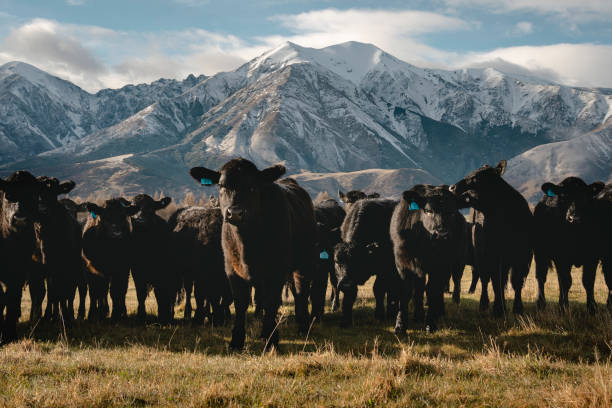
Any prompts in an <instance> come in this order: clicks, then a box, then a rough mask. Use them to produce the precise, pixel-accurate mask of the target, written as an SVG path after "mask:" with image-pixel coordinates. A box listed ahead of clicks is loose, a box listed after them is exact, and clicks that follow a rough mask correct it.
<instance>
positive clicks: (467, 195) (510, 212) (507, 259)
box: [450, 160, 533, 317]
mask: <svg viewBox="0 0 612 408" xmlns="http://www.w3.org/2000/svg"><path fill="white" fill-rule="evenodd" d="M505 170H506V161H505V160H501V161H500V162H499V163H498V164H497V166H496V167H491V166H489V165H485V166H483V167H481V168H479V169H477V170H475V171H473V172H472V173H470V174H468V175H467V176H466V177H465V178H463V179H462V180H460V181H458V182H457V183H456V184H454V185H452V186H450V191H451V192H453V193H455V195H457V197H458V198H459V199H461V200H463V201H464V202H466V203H467V204H468V205H469V206H471V207H472V208H474V209H475V210H477V211H478V212H480V213H482V217H483V225H482V231H481V234H479V236H480V237H486V239H485V240H483V242H481V241H477V242H476V243H475V247H474V252H475V254H476V260H475V262H476V263H477V266H476V267H477V270H478V272H479V273H480V279H481V284H482V290H483V291H486V290H487V285H488V282H489V279H490V280H491V282H492V284H493V292H494V293H495V300H494V304H493V314H494V316H498V317H500V316H503V315H504V314H505V313H506V301H505V298H504V290H505V288H506V283H507V281H508V275H509V273H510V271H512V276H511V282H512V287H513V289H514V304H513V312H514V313H522V312H523V301H522V298H521V295H522V290H523V284H524V282H525V278H526V277H527V274H528V273H529V266H530V265H531V257H532V246H533V238H532V232H531V231H532V227H533V226H532V222H533V216H532V214H531V210H530V209H529V205H528V204H527V201H526V200H525V198H524V197H523V196H522V195H521V193H519V192H518V191H516V190H515V189H514V188H513V187H512V186H510V184H508V183H507V182H506V181H505V180H504V179H503V178H502V177H501V176H502V175H503V174H504V171H505ZM477 217H480V215H477ZM481 246H484V247H482V248H481ZM485 293H486V292H485ZM487 305H488V297H487V298H486V303H484V300H483V298H482V297H481V308H483V309H484V308H486V306H487Z"/></svg>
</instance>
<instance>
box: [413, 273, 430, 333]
mask: <svg viewBox="0 0 612 408" xmlns="http://www.w3.org/2000/svg"><path fill="white" fill-rule="evenodd" d="M413 279H414V301H413V303H414V317H413V318H414V321H415V322H419V323H421V322H423V321H424V320H425V309H424V307H423V296H424V295H425V286H426V282H425V276H423V277H419V276H415V277H414V278H413ZM427 301H428V302H429V299H427Z"/></svg>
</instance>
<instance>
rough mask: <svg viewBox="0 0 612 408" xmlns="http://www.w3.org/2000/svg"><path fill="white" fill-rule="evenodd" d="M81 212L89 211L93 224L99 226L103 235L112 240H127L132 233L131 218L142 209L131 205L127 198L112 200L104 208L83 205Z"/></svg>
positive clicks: (91, 204) (106, 202) (87, 204)
mask: <svg viewBox="0 0 612 408" xmlns="http://www.w3.org/2000/svg"><path fill="white" fill-rule="evenodd" d="M79 209H80V211H88V212H89V213H90V215H91V218H92V219H93V223H95V224H96V225H99V226H100V228H101V229H102V231H103V233H104V234H105V235H106V236H107V238H110V239H122V238H127V237H128V235H129V234H130V231H131V226H130V220H129V217H131V216H132V215H134V214H136V213H137V212H138V211H139V210H140V209H139V208H138V207H136V206H135V205H131V204H130V202H129V201H128V200H126V199H125V198H123V197H121V198H111V199H110V200H106V201H105V202H104V205H103V206H99V205H97V204H94V203H89V202H87V203H83V204H81V205H80V206H79Z"/></svg>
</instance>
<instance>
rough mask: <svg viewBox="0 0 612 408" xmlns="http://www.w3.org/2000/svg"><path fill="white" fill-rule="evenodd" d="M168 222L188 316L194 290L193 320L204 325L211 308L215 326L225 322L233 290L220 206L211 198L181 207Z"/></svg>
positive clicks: (228, 315)
mask: <svg viewBox="0 0 612 408" xmlns="http://www.w3.org/2000/svg"><path fill="white" fill-rule="evenodd" d="M168 223H169V224H170V229H171V231H172V247H173V248H174V258H175V261H174V263H175V268H177V269H178V270H179V272H180V276H181V277H182V281H183V286H184V288H185V319H191V310H192V309H191V292H192V289H193V290H194V292H195V293H194V295H195V301H196V312H195V315H194V317H193V323H194V324H202V323H203V321H204V319H205V318H206V317H207V316H208V315H209V309H210V308H212V319H211V320H212V323H213V325H215V326H219V325H222V324H223V323H224V322H225V319H226V318H227V319H229V318H230V311H229V306H230V305H231V304H232V292H231V288H230V285H229V280H228V278H227V275H226V274H225V264H224V262H223V249H222V248H221V230H222V225H223V216H222V215H221V209H220V208H219V207H217V206H215V205H214V203H211V202H210V201H209V206H207V207H187V208H180V209H178V210H177V211H176V212H175V213H174V214H172V216H171V217H170V220H169V222H168Z"/></svg>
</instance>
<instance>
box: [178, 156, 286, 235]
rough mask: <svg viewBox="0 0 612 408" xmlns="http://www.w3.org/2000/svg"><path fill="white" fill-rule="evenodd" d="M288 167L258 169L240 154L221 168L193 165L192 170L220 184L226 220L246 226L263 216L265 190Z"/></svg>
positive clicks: (208, 181)
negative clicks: (212, 168) (217, 169)
mask: <svg viewBox="0 0 612 408" xmlns="http://www.w3.org/2000/svg"><path fill="white" fill-rule="evenodd" d="M285 171H286V169H285V166H282V165H280V164H277V165H275V166H272V167H268V168H266V169H263V170H258V169H257V167H255V165H254V164H253V163H251V162H250V161H248V160H246V159H243V158H239V159H233V160H231V161H229V162H227V163H226V164H224V165H223V167H221V170H220V171H214V170H209V169H207V168H204V167H194V168H192V169H191V170H190V171H189V173H190V174H191V176H192V177H193V178H194V179H196V180H197V181H198V183H200V184H202V185H204V186H211V185H216V184H218V185H219V205H220V207H221V212H222V214H223V220H224V221H225V222H228V223H230V224H232V225H235V226H247V225H249V224H251V223H253V222H256V221H258V220H259V219H260V216H261V212H262V208H261V205H262V200H261V196H262V193H263V192H264V190H265V189H266V188H267V187H269V186H270V185H271V184H272V183H274V182H275V181H276V180H278V179H279V177H281V176H282V175H283V174H285Z"/></svg>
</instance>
